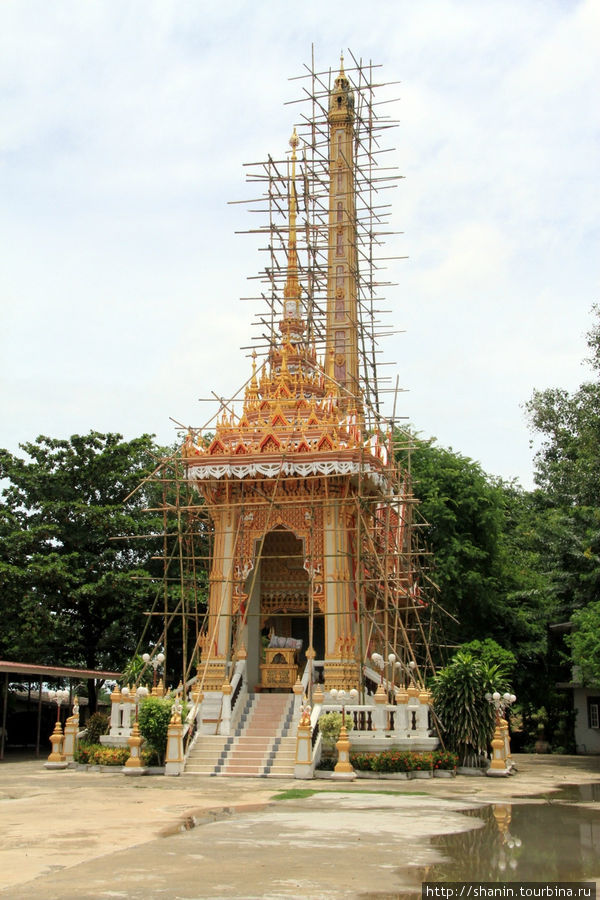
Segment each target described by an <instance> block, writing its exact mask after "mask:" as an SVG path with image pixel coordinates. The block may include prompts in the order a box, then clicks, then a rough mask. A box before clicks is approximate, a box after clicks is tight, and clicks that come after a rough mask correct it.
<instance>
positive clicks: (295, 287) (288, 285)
mask: <svg viewBox="0 0 600 900" xmlns="http://www.w3.org/2000/svg"><path fill="white" fill-rule="evenodd" d="M299 143H300V140H299V138H298V135H297V134H296V129H295V128H294V133H293V134H292V136H291V138H290V147H291V148H292V158H291V163H292V174H291V178H290V188H289V216H290V227H289V235H288V271H287V279H286V282H285V289H284V298H285V301H284V307H283V317H284V320H285V319H299V318H300V283H299V281H298V249H297V243H296V148H297V147H298V144H299Z"/></svg>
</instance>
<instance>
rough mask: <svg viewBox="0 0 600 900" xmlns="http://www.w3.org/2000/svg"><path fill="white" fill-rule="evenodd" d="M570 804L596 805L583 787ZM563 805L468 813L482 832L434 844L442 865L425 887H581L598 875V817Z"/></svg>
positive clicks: (431, 869)
mask: <svg viewBox="0 0 600 900" xmlns="http://www.w3.org/2000/svg"><path fill="white" fill-rule="evenodd" d="M594 789H595V790H594ZM578 790H580V792H581V793H580V794H579V796H578V797H577V799H575V797H573V799H571V802H573V800H575V802H586V800H589V801H592V802H594V801H596V800H597V798H598V793H599V791H600V786H599V785H582V786H581V788H579V789H578ZM555 799H556V800H559V801H562V802H544V801H543V800H542V801H541V802H540V801H539V800H538V801H537V802H524V803H517V804H512V805H511V804H507V803H494V804H492V805H491V806H487V807H484V808H482V809H477V810H471V811H468V812H465V813H464V815H467V816H473V817H475V818H477V819H480V820H481V821H482V822H483V827H481V828H476V829H474V830H472V831H467V832H463V833H461V834H448V835H440V836H439V837H435V838H432V841H431V843H432V846H434V847H435V848H436V849H437V850H438V851H439V852H440V854H441V855H442V856H443V857H444V861H443V862H440V863H437V864H435V865H432V866H428V867H426V868H423V870H422V871H421V880H422V881H577V880H581V879H584V878H590V877H594V876H598V875H599V874H600V863H599V859H600V812H599V811H597V810H593V809H586V808H585V807H581V806H569V805H567V803H568V801H567V800H566V797H564V796H563V797H556V798H553V801H554V800H555Z"/></svg>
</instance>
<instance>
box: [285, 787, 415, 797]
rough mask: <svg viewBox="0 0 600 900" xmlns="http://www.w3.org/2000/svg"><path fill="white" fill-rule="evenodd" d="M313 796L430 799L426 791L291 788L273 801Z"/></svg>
mask: <svg viewBox="0 0 600 900" xmlns="http://www.w3.org/2000/svg"><path fill="white" fill-rule="evenodd" d="M313 794H389V795H391V796H394V797H395V796H398V797H428V796H429V794H428V793H427V792H426V791H369V790H364V789H358V790H353V789H352V788H341V787H340V788H290V790H289V791H281V793H279V794H274V795H273V796H272V797H271V800H304V799H305V798H306V797H312V796H313Z"/></svg>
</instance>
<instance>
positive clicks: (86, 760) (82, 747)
mask: <svg viewBox="0 0 600 900" xmlns="http://www.w3.org/2000/svg"><path fill="white" fill-rule="evenodd" d="M101 749H102V744H88V743H87V742H86V741H79V743H78V744H77V747H76V748H75V750H74V751H73V760H74V761H75V762H76V763H80V764H81V765H84V766H85V765H96V764H95V763H94V762H93V761H92V760H93V757H94V754H95V753H96V750H101Z"/></svg>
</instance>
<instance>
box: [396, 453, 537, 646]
mask: <svg viewBox="0 0 600 900" xmlns="http://www.w3.org/2000/svg"><path fill="white" fill-rule="evenodd" d="M413 443H414V449H413V450H412V452H411V454H410V467H411V474H412V484H413V491H414V493H415V495H416V497H417V498H418V499H419V501H420V505H419V509H420V513H421V514H422V516H423V518H424V519H425V522H426V524H425V526H424V527H423V528H422V536H423V538H424V540H425V542H426V544H427V546H428V548H429V549H430V550H431V552H432V557H431V561H432V572H431V574H432V578H433V580H434V581H435V582H436V583H437V585H438V586H439V602H440V604H441V606H442V608H443V609H444V610H445V611H446V612H447V613H449V615H448V616H445V615H442V616H441V617H438V618H439V622H440V623H441V624H442V625H443V626H444V637H445V639H444V640H441V641H440V642H441V643H450V644H454V645H456V646H459V645H461V644H463V643H465V642H468V641H472V640H478V639H484V638H487V637H489V638H492V639H494V640H496V641H497V643H498V644H499V645H501V646H502V647H504V648H506V649H508V650H511V651H514V652H515V654H516V655H517V657H518V659H519V661H521V660H527V661H528V662H530V663H531V662H532V661H534V660H536V659H539V657H540V656H541V655H542V654H543V653H544V651H545V647H546V640H545V625H546V621H545V615H544V611H543V604H544V602H545V593H544V592H545V579H544V576H543V574H541V573H540V571H539V566H538V556H539V553H538V550H537V548H536V545H535V540H534V532H535V528H534V515H535V514H534V510H533V509H532V506H531V503H530V499H529V495H528V494H527V493H526V492H525V491H523V489H522V488H521V487H520V486H519V485H518V484H516V483H512V482H511V483H507V482H503V481H502V480H500V479H497V478H493V477H491V476H489V475H487V474H486V473H485V472H484V471H483V469H482V468H481V466H480V465H479V463H477V462H474V461H473V460H472V459H469V458H468V457H465V456H463V455H461V454H460V453H456V452H454V451H453V450H451V449H448V448H443V447H439V446H438V445H437V444H436V443H435V441H433V440H428V441H423V440H419V439H413ZM404 463H405V465H408V464H409V460H408V458H407V459H405V460H404Z"/></svg>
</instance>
